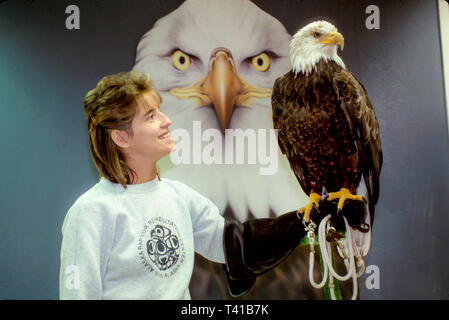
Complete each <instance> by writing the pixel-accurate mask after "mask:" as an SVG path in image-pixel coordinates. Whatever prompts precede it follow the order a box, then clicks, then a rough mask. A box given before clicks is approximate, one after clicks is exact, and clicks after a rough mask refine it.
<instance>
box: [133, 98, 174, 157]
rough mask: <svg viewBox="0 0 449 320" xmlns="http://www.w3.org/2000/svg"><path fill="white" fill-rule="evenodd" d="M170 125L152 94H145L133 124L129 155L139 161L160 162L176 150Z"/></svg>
mask: <svg viewBox="0 0 449 320" xmlns="http://www.w3.org/2000/svg"><path fill="white" fill-rule="evenodd" d="M144 106H145V107H144ZM170 125H171V121H170V119H169V118H168V117H167V116H166V115H165V114H163V113H162V112H160V111H159V106H158V104H157V102H156V100H155V98H154V97H153V96H152V95H151V93H144V94H143V95H142V97H141V98H140V102H139V103H138V106H137V111H136V115H135V116H134V119H133V122H132V124H131V127H132V131H133V134H132V136H131V138H130V139H131V141H130V147H129V148H128V150H127V153H128V155H129V156H131V157H133V158H135V159H139V160H144V161H146V160H148V161H158V160H159V159H161V158H162V157H164V156H166V155H167V154H169V153H170V152H171V151H172V150H174V148H175V143H174V142H173V140H172V138H171V136H170V131H169V129H168V127H169V126H170Z"/></svg>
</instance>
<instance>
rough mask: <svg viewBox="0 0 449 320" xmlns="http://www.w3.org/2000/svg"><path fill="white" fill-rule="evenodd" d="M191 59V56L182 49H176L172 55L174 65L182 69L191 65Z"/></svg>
mask: <svg viewBox="0 0 449 320" xmlns="http://www.w3.org/2000/svg"><path fill="white" fill-rule="evenodd" d="M190 60H191V59H190V56H189V55H188V54H185V53H184V52H182V51H181V50H176V51H175V52H174V53H173V55H172V62H173V66H174V67H175V68H176V69H178V70H181V71H183V70H186V69H187V68H188V67H190Z"/></svg>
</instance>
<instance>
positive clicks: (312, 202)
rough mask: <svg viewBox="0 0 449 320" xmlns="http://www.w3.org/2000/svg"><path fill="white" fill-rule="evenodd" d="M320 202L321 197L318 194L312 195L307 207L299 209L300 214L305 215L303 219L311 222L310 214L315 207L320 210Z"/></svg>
mask: <svg viewBox="0 0 449 320" xmlns="http://www.w3.org/2000/svg"><path fill="white" fill-rule="evenodd" d="M320 200H321V196H320V195H319V194H318V193H311V194H310V197H309V203H308V204H307V205H306V206H305V207H302V208H300V209H299V213H300V214H303V215H304V216H303V218H304V220H306V222H310V213H311V212H312V209H313V207H314V206H315V207H317V208H318V205H319V203H320Z"/></svg>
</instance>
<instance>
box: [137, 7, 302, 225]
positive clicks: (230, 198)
mask: <svg viewBox="0 0 449 320" xmlns="http://www.w3.org/2000/svg"><path fill="white" fill-rule="evenodd" d="M290 39H291V36H290V34H289V33H288V32H287V31H286V29H285V28H284V26H283V25H282V24H281V23H280V22H279V21H278V20H277V19H275V18H274V17H273V16H271V15H269V14H268V13H266V12H265V11H263V10H261V9H260V8H259V7H257V6H256V5H255V4H254V3H252V2H250V1H247V0H219V1H218V0H187V1H185V2H183V3H182V4H181V5H180V6H179V7H178V8H177V9H176V10H174V11H172V12H171V13H169V14H168V15H166V16H165V17H162V18H160V19H159V20H158V21H157V22H156V23H155V25H154V26H153V27H152V28H151V29H150V30H149V31H148V32H146V33H145V34H144V35H143V36H142V37H141V39H140V41H139V44H138V47H137V54H136V62H135V65H134V69H136V70H139V71H144V72H147V73H148V74H149V75H150V78H151V79H152V80H153V83H154V87H155V88H156V89H157V90H158V91H159V92H160V93H161V96H162V99H163V102H162V104H161V106H160V108H161V111H162V112H164V113H165V114H167V116H168V117H170V119H171V120H172V122H173V124H172V126H171V131H172V137H173V138H174V139H175V142H177V150H176V151H175V152H174V153H173V154H172V155H171V157H166V158H165V159H162V160H161V161H160V162H159V165H160V167H161V169H162V174H163V176H164V177H167V178H172V179H176V180H180V181H182V182H184V183H186V184H188V185H189V186H191V187H192V188H194V189H195V190H197V191H198V192H200V193H201V194H203V195H205V196H206V197H208V198H210V199H211V200H212V201H213V202H214V203H215V204H216V205H217V206H218V207H219V209H220V212H222V213H223V212H225V211H227V212H228V213H229V214H230V215H231V216H233V217H235V218H237V219H238V220H240V221H245V220H247V219H248V217H257V218H266V217H268V216H270V215H279V214H282V213H285V212H288V211H291V210H295V208H297V207H299V206H300V205H304V204H305V203H307V196H306V195H305V194H304V193H303V192H302V190H300V189H299V190H298V188H295V185H296V184H297V182H296V178H295V176H294V174H293V173H292V172H291V170H290V168H289V164H288V161H287V159H286V157H285V156H284V155H282V154H281V152H279V151H278V150H279V147H278V145H277V139H276V136H275V134H274V131H273V134H271V133H270V130H273V123H272V114H271V104H270V97H271V90H272V85H273V82H274V80H275V79H276V78H278V77H279V76H281V75H282V74H284V73H285V72H287V71H288V70H289V69H290V67H291V66H290V59H289V41H290ZM230 130H234V133H235V132H237V131H236V130H241V131H240V133H243V135H245V134H246V136H245V137H244V152H243V154H242V152H240V154H238V153H239V150H238V148H239V145H238V143H237V141H236V140H237V139H236V137H235V136H230V135H229V134H228V132H229V131H230ZM259 130H262V131H259ZM259 132H261V133H263V135H262V136H259ZM178 133H180V134H182V137H181V135H178ZM184 136H185V137H186V138H185V139H184ZM226 137H228V138H229V137H231V138H232V137H233V139H234V143H233V144H230V143H228V142H229V141H230V139H228V140H227V139H226ZM181 138H183V139H181ZM187 140H188V141H187ZM198 140H201V141H198ZM184 147H185V148H184ZM186 152H187V153H188V155H187V158H188V159H190V161H189V162H188V163H175V161H172V159H173V157H174V156H176V155H179V156H181V155H183V156H185V155H186ZM183 153H184V154H183ZM264 153H266V155H268V154H269V153H270V154H271V160H270V161H273V162H274V161H275V162H276V165H275V166H273V171H272V172H271V173H270V174H267V175H263V174H260V169H261V168H262V167H265V168H266V167H267V166H268V164H267V163H262V162H264V159H262V158H261V155H263V154H264ZM205 154H206V155H207V156H209V155H210V157H209V158H212V160H214V161H206V160H205V159H204V155H205ZM229 156H230V158H231V161H230V162H227V160H226V157H229ZM240 156H242V158H243V161H241V162H238V160H237V158H238V157H240ZM251 157H252V159H253V160H254V161H252V162H251V161H250V160H251ZM266 159H267V158H265V160H266ZM265 162H266V161H265Z"/></svg>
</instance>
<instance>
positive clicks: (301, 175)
mask: <svg viewBox="0 0 449 320" xmlns="http://www.w3.org/2000/svg"><path fill="white" fill-rule="evenodd" d="M337 46H340V47H341V49H343V46H344V38H343V36H342V35H341V34H340V33H339V32H338V31H337V29H336V28H335V26H333V25H332V24H331V23H329V22H326V21H315V22H313V23H310V24H308V25H306V26H305V27H303V28H301V29H300V30H299V31H298V32H297V33H296V34H295V35H294V36H293V38H292V40H291V42H290V59H291V63H292V69H291V70H290V71H289V72H287V73H286V74H285V75H283V76H282V77H280V78H278V79H276V81H275V83H274V87H273V93H272V109H273V124H274V127H275V128H276V129H278V143H279V147H280V149H281V151H282V152H283V153H284V154H285V155H286V156H287V158H288V160H289V162H290V166H291V168H292V170H293V172H294V173H295V175H296V178H297V180H298V181H299V184H300V185H301V187H302V189H303V191H304V192H305V193H306V194H308V195H309V196H310V198H309V203H308V204H307V205H306V206H305V207H302V208H300V212H301V214H303V219H304V220H305V221H306V222H309V221H310V214H311V212H312V209H313V207H314V206H316V207H319V203H320V200H321V199H322V197H328V198H327V200H329V201H338V205H337V210H338V211H341V210H343V206H344V202H345V200H346V199H351V200H356V201H357V200H360V201H364V198H365V197H366V199H365V200H367V202H368V214H367V215H366V217H369V218H365V222H364V223H363V226H364V227H365V229H370V228H366V227H367V226H366V225H367V224H369V226H372V222H373V218H374V206H375V204H376V203H377V201H378V197H379V175H380V171H381V167H382V148H381V141H380V134H379V124H378V121H377V118H376V115H375V113H374V110H373V107H372V105H371V102H370V100H369V98H368V96H367V93H366V90H365V88H364V87H363V85H362V83H361V82H360V81H359V80H358V79H357V78H356V77H355V76H354V75H353V74H352V73H351V72H350V71H349V70H348V69H347V68H346V66H345V64H344V63H343V60H342V59H341V58H340V57H339V56H338V55H337ZM358 192H359V193H361V194H358ZM360 227H361V226H360ZM362 229H363V228H362ZM365 254H366V252H365Z"/></svg>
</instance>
